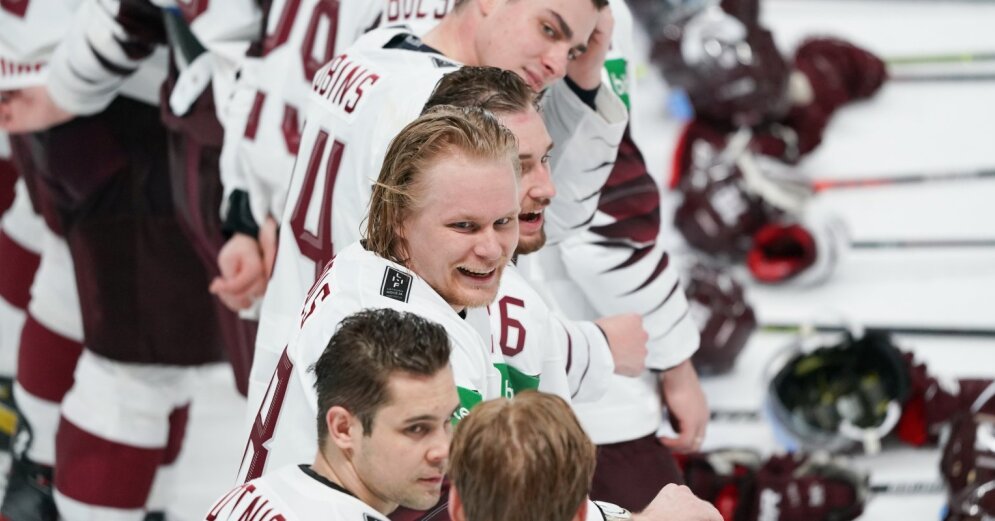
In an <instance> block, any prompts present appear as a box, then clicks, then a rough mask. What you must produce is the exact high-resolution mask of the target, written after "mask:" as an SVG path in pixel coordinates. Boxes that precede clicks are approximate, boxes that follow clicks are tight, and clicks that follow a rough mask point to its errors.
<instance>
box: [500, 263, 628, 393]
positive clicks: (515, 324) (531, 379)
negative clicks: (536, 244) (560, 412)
mask: <svg viewBox="0 0 995 521" xmlns="http://www.w3.org/2000/svg"><path fill="white" fill-rule="evenodd" d="M487 311H488V316H489V318H490V332H491V343H492V349H495V347H494V346H495V345H496V348H497V349H500V351H501V354H503V355H504V359H505V361H506V363H507V365H508V368H509V375H508V377H509V378H510V379H511V381H512V386H513V387H514V389H515V390H516V391H521V390H522V389H527V388H536V385H538V389H539V390H540V391H544V392H547V393H552V394H556V395H558V396H560V397H561V398H563V399H565V400H567V401H568V402H570V401H573V402H585V401H593V400H596V399H598V398H600V397H601V396H602V395H603V394H604V393H605V391H606V390H607V389H608V385H609V382H610V379H611V376H612V373H613V372H614V370H615V364H614V362H613V361H612V357H611V351H610V350H609V348H608V341H607V339H606V338H605V335H604V333H602V332H601V329H600V328H599V327H598V326H597V325H596V324H595V323H593V322H576V321H572V320H566V319H563V318H562V317H560V316H558V315H557V314H555V313H553V312H552V311H551V310H550V308H549V305H548V304H547V303H546V301H545V300H543V298H542V297H541V296H540V295H539V293H537V292H536V290H535V289H533V288H532V284H531V283H530V282H528V281H527V280H526V279H525V278H524V277H523V276H522V274H521V272H520V271H519V269H518V268H517V267H516V266H514V265H509V266H508V267H507V268H505V270H504V274H503V275H502V276H501V286H500V287H499V288H498V293H497V297H496V298H495V299H494V302H493V303H492V304H491V305H490V306H488V307H487Z"/></svg>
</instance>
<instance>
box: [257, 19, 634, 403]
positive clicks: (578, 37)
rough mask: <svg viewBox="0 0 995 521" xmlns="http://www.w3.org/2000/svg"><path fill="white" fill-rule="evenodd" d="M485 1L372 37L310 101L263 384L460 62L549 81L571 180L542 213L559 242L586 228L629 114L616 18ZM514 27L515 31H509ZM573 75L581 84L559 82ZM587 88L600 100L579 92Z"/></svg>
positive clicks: (276, 277) (334, 68) (286, 218)
mask: <svg viewBox="0 0 995 521" xmlns="http://www.w3.org/2000/svg"><path fill="white" fill-rule="evenodd" d="M478 3H480V2H479V0H471V1H467V2H464V3H461V4H460V8H459V9H457V10H456V11H454V12H453V13H452V14H450V15H449V16H448V17H447V18H446V21H445V22H443V24H441V25H440V26H439V27H438V28H437V29H438V31H433V33H432V34H430V35H426V38H427V39H426V40H425V41H424V42H422V41H421V40H419V39H418V38H416V37H414V36H413V35H411V34H410V33H408V32H407V31H405V30H403V29H391V28H387V29H382V30H378V31H372V32H370V33H367V34H366V35H364V36H363V37H361V38H360V39H359V40H358V41H357V42H356V43H355V44H354V45H353V46H352V47H350V48H349V49H347V50H346V51H345V52H344V53H343V54H340V55H339V56H337V57H336V58H335V59H334V60H332V62H331V63H329V64H328V65H327V66H326V67H325V68H324V69H322V71H321V72H319V73H318V75H317V76H316V78H315V83H314V88H313V91H314V92H313V94H312V97H313V98H318V99H321V100H322V101H323V102H322V103H319V104H316V105H315V106H314V107H313V108H312V109H310V110H309V119H308V121H307V123H306V124H305V128H304V131H303V134H302V137H301V148H300V151H299V154H298V161H297V162H296V166H295V173H294V175H293V178H292V181H291V185H290V189H289V191H288V199H287V204H286V206H285V211H284V215H283V218H282V220H281V228H282V229H283V232H282V233H281V234H280V244H279V246H278V251H279V252H280V253H279V255H277V261H276V265H275V266H274V271H273V277H272V280H271V283H270V284H269V291H268V292H267V294H266V296H265V298H264V301H263V307H262V311H261V316H260V332H259V339H258V342H257V349H256V354H255V356H256V366H257V367H256V368H254V370H253V377H252V379H253V385H254V386H258V385H264V384H265V382H266V381H267V379H268V378H269V374H271V372H272V368H273V367H274V366H275V364H276V360H277V358H278V356H279V353H280V350H281V349H282V347H283V346H284V345H285V343H286V340H287V336H288V331H289V330H290V329H291V328H292V326H291V324H293V322H294V320H295V318H294V317H295V311H294V310H296V308H297V306H298V305H299V302H300V301H301V300H302V299H303V295H304V294H305V293H306V288H308V287H310V285H311V283H312V282H313V280H314V277H315V274H316V273H317V272H318V271H320V269H321V267H322V266H323V265H324V264H325V263H326V262H327V261H328V260H329V259H330V258H331V256H332V255H333V253H335V252H336V251H337V250H338V249H339V248H343V247H345V246H347V245H349V244H351V243H352V242H354V241H355V240H357V239H359V237H360V221H361V219H362V216H363V208H364V207H365V205H366V204H367V201H369V200H370V186H371V183H372V179H370V178H369V173H370V172H375V171H377V170H378V169H379V166H380V164H381V162H382V157H383V151H384V150H385V149H386V143H387V142H388V141H389V139H390V138H392V137H393V136H394V135H395V134H396V132H397V130H398V128H399V127H400V126H402V125H403V124H405V123H406V122H408V121H410V120H411V119H413V118H414V117H416V115H417V114H418V113H419V112H420V111H421V108H422V105H423V104H424V101H425V100H426V99H427V98H428V95H429V93H430V92H431V89H432V88H433V87H434V86H435V84H436V82H437V80H438V78H439V77H440V76H441V75H442V74H444V73H446V72H450V71H452V70H455V69H456V68H457V67H459V66H460V63H462V64H466V65H491V66H495V65H497V66H501V67H502V68H506V69H508V70H511V71H513V72H515V73H516V74H519V75H520V76H522V77H523V79H525V80H526V82H527V83H529V84H530V86H532V87H533V88H534V89H537V88H544V87H546V86H550V87H549V91H548V92H547V95H546V96H545V98H544V111H543V114H544V119H545V120H546V122H547V130H548V131H549V133H550V135H552V137H553V140H554V142H556V143H557V146H556V147H555V148H554V151H553V155H552V160H551V164H552V171H553V175H554V177H556V176H557V175H558V174H557V172H562V174H560V175H562V176H563V177H562V183H558V190H560V196H559V197H557V198H556V199H554V200H553V202H552V203H551V205H550V206H549V208H548V209H547V210H546V211H544V212H543V215H542V219H543V220H544V221H545V223H546V230H547V233H548V234H549V235H550V238H551V240H557V239H558V238H559V237H561V236H562V235H564V234H565V232H566V231H567V230H569V229H570V228H572V227H574V226H581V225H583V222H584V220H585V219H587V217H588V216H589V215H590V212H591V211H593V205H594V204H595V202H596V201H595V199H596V197H594V196H592V194H594V193H596V192H597V190H598V188H599V187H600V186H601V184H602V183H603V181H604V176H605V175H607V170H608V166H609V165H610V164H611V160H612V158H613V157H614V153H615V146H614V144H615V143H617V141H618V136H619V135H620V133H621V131H622V128H623V127H624V122H625V112H624V108H623V107H622V106H621V103H620V102H619V100H618V99H617V97H616V96H614V95H613V94H612V93H611V91H610V89H608V88H607V87H605V86H602V85H601V83H600V73H599V71H600V66H601V63H602V62H603V59H604V53H605V48H606V45H607V41H606V34H605V33H610V30H611V18H610V16H608V14H607V12H606V11H604V10H600V11H599V6H600V5H601V4H600V3H596V2H594V1H593V0H570V1H569V2H564V3H562V4H560V3H553V2H549V1H547V0H537V1H529V2H509V1H500V2H496V3H494V4H493V5H490V3H488V6H486V9H482V8H481V7H482V6H478V5H476V4H478ZM599 13H600V14H599ZM514 27H519V29H520V30H517V31H518V34H517V35H516V37H514V38H509V37H506V36H503V35H502V34H503V31H505V30H511V29H512V28H514ZM596 27H597V29H596ZM564 28H566V29H568V31H564ZM585 48H586V49H588V51H587V52H586V53H584V54H580V51H582V50H583V49H585ZM574 56H576V58H577V59H576V60H573V61H571V60H570V58H571V57H574ZM568 64H569V67H568ZM568 69H569V70H568ZM592 73H593V74H592ZM564 76H569V77H570V78H573V80H572V82H573V83H572V85H573V87H571V86H569V85H568V84H567V83H566V82H562V81H557V80H559V79H561V78H563V77H564ZM585 89H586V93H585V95H586V96H589V97H590V98H591V100H590V105H589V104H587V103H585V102H584V101H583V100H582V99H581V98H580V97H579V95H578V92H581V91H583V90H585ZM592 106H593V107H594V108H592ZM534 217H535V216H531V217H530V219H533V220H534ZM333 245H334V246H333Z"/></svg>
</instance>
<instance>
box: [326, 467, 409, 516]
mask: <svg viewBox="0 0 995 521" xmlns="http://www.w3.org/2000/svg"><path fill="white" fill-rule="evenodd" d="M311 469H312V470H314V471H315V472H317V473H318V474H319V475H320V476H322V477H324V478H325V479H327V480H329V481H331V482H332V483H335V484H336V485H338V486H340V487H342V488H344V489H346V490H347V491H349V493H351V494H352V495H354V496H356V497H357V498H358V499H359V500H360V501H362V502H363V503H366V504H367V505H369V506H370V507H371V508H373V509H374V510H376V511H377V512H380V513H381V514H383V515H385V516H386V515H388V514H390V513H391V512H393V511H394V510H396V509H397V504H396V503H387V502H386V501H384V500H383V499H381V498H379V497H377V495H376V494H374V493H373V492H372V491H370V489H368V488H366V485H365V484H364V483H363V480H362V479H361V478H360V477H359V474H357V473H356V467H354V466H353V465H352V463H351V462H350V461H349V460H348V458H345V457H343V455H342V454H341V453H339V454H323V453H322V451H318V455H317V456H316V457H315V458H314V463H312V464H311Z"/></svg>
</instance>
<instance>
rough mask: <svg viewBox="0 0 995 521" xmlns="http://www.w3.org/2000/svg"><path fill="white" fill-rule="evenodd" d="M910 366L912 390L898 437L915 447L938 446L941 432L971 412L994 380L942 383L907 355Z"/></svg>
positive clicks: (905, 405) (899, 427)
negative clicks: (946, 426)
mask: <svg viewBox="0 0 995 521" xmlns="http://www.w3.org/2000/svg"><path fill="white" fill-rule="evenodd" d="M904 357H905V362H906V363H907V364H908V367H909V378H910V382H911V391H910V394H909V399H908V400H907V401H906V402H905V404H904V406H903V407H902V417H901V419H899V421H898V425H897V427H896V428H895V434H896V435H897V436H898V437H899V439H901V440H902V441H904V442H906V443H909V444H911V445H916V446H920V445H925V444H927V443H936V442H937V440H938V439H939V435H940V430H941V429H942V427H943V426H944V425H946V424H947V423H948V422H950V421H951V420H952V419H953V418H954V417H956V416H957V415H960V414H965V413H967V412H968V411H969V410H970V408H971V405H972V404H973V403H974V402H975V400H977V399H978V397H979V396H980V395H981V393H982V392H984V390H985V389H987V388H988V387H989V386H991V385H992V382H993V380H984V379H961V380H941V379H937V378H936V377H934V376H932V375H930V374H929V372H928V369H927V367H926V364H925V363H922V362H919V363H916V362H915V360H914V359H913V356H912V355H911V354H910V353H906V354H905V355H904Z"/></svg>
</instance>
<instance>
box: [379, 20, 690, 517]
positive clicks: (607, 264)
mask: <svg viewBox="0 0 995 521" xmlns="http://www.w3.org/2000/svg"><path fill="white" fill-rule="evenodd" d="M443 3H445V2H440V5H439V6H438V7H439V9H431V10H430V9H423V10H421V11H419V10H417V9H405V8H404V6H403V5H399V6H393V5H392V4H393V2H386V3H385V7H384V11H385V16H386V18H387V19H388V20H397V21H403V22H404V23H407V24H411V25H412V27H413V30H414V32H415V33H418V34H421V33H427V32H428V31H429V30H430V29H431V28H432V27H433V26H434V25H435V24H437V23H438V22H437V20H435V19H434V17H433V16H426V15H424V13H426V12H427V13H432V12H435V11H438V10H440V9H448V8H451V6H442V5H441V4H443ZM402 4H403V3H402ZM610 7H611V13H612V16H613V19H614V21H615V24H614V30H613V33H612V49H611V51H609V52H608V54H607V59H606V60H605V63H604V69H605V70H604V71H603V72H604V74H605V79H607V81H605V84H606V85H611V87H612V88H613V89H614V90H615V93H616V94H617V95H618V96H619V97H620V98H622V99H624V100H626V101H628V102H629V103H632V102H633V100H634V99H635V95H634V93H633V92H632V90H631V85H630V84H629V75H630V74H631V70H630V69H631V68H632V57H633V51H632V47H633V44H632V42H631V36H632V34H631V30H632V27H631V26H632V20H631V15H630V14H629V13H628V11H627V9H626V8H625V5H624V3H622V2H612V3H611V4H610ZM428 38H429V36H426V39H428ZM559 145H560V144H559V143H557V147H559ZM554 150H555V149H554ZM576 153H579V154H584V153H585V152H576ZM561 182H562V178H561V179H557V188H559V187H560V183H561ZM569 182H570V181H566V183H569ZM598 192H599V194H600V200H599V201H597V202H598V204H597V207H596V208H590V209H589V211H587V212H586V214H585V215H587V216H589V218H587V219H586V222H587V223H589V224H590V226H589V227H578V228H577V229H575V230H573V233H572V234H571V235H572V236H571V237H568V238H566V239H565V240H563V241H556V242H559V243H558V244H556V243H554V244H553V245H552V246H551V247H549V248H546V249H544V250H543V251H541V252H539V253H538V255H537V256H538V259H532V258H531V257H535V256H527V257H525V258H524V259H521V258H520V259H519V266H520V267H521V271H522V272H523V273H527V274H528V276H529V277H530V278H532V279H533V284H535V286H536V287H537V288H539V289H540V290H541V291H543V292H544V293H545V295H546V296H548V297H549V298H550V301H551V302H552V303H554V304H555V306H557V307H559V308H560V309H562V310H563V311H564V312H565V314H566V316H569V317H571V318H588V319H590V318H593V317H597V316H600V315H608V314H614V313H633V312H637V313H639V314H641V315H642V316H643V317H642V318H643V324H644V325H645V327H646V329H647V330H648V331H647V332H648V333H649V337H650V338H649V342H648V344H647V347H648V348H649V350H650V354H649V356H648V357H647V365H648V366H650V367H651V368H653V369H655V370H657V372H659V371H660V370H669V369H673V370H671V371H668V372H667V377H666V378H665V379H664V381H665V382H666V387H667V388H669V389H670V391H669V398H670V399H669V403H670V404H671V405H672V407H671V410H670V413H671V417H672V418H676V423H679V424H680V425H679V428H678V432H679V434H680V436H679V437H678V438H676V439H673V440H668V441H666V443H667V444H670V445H671V446H672V447H674V448H676V449H678V450H690V449H693V448H695V447H696V446H698V445H700V443H701V438H702V436H703V433H704V428H705V422H706V420H707V408H706V406H705V404H704V398H703V395H702V393H701V390H700V387H699V386H698V382H697V377H696V375H695V373H694V369H693V367H692V366H691V365H690V362H689V361H688V358H689V357H690V356H691V354H692V353H694V352H695V349H696V348H697V347H698V333H697V331H696V329H695V324H694V322H693V321H692V319H691V318H692V317H691V316H690V315H689V313H688V305H687V301H686V299H685V297H684V294H683V292H682V291H681V289H680V286H679V282H678V276H677V270H676V266H675V263H674V262H672V259H671V257H670V256H669V255H668V253H667V252H666V251H665V249H664V247H663V244H662V242H660V241H658V238H659V237H660V234H661V233H662V232H663V231H664V230H665V228H662V227H661V226H660V222H661V221H660V194H659V191H658V189H657V187H656V183H655V182H654V181H653V179H652V178H650V176H649V174H648V172H647V169H646V166H645V164H644V161H643V158H642V155H641V154H640V152H639V149H638V147H637V145H636V143H635V140H634V139H633V136H632V133H631V132H630V131H629V129H627V130H626V132H625V134H624V135H623V137H622V142H621V144H620V146H619V148H618V154H617V158H616V160H615V161H614V163H613V164H612V165H611V172H610V175H609V177H608V180H607V182H605V184H604V186H603V187H600V189H599V190H598ZM558 197H561V196H558ZM566 199H567V201H569V200H570V194H569V193H568V194H567V197H566ZM554 201H555V199H554ZM662 385H664V384H662V383H661V380H660V379H659V378H658V377H657V375H656V374H654V375H650V374H645V375H642V376H641V377H640V378H635V379H634V378H625V377H622V376H615V377H612V379H611V382H610V385H609V388H608V393H607V396H605V397H604V398H603V399H602V400H600V401H598V402H595V403H590V404H587V403H579V401H575V404H576V406H577V409H578V411H579V412H580V415H581V419H582V421H583V423H584V425H585V428H587V429H588V432H589V434H590V435H591V436H592V437H593V438H594V439H595V441H596V442H597V443H599V444H601V446H600V451H599V470H598V472H597V473H596V474H595V480H594V488H593V496H592V497H594V498H595V499H597V498H604V499H607V500H609V501H612V502H615V503H619V504H623V505H625V506H628V507H629V508H631V509H635V510H638V509H641V508H643V507H645V506H646V505H647V504H648V503H649V502H650V500H652V499H653V497H654V496H655V494H656V493H657V491H659V489H660V487H662V486H663V485H665V484H666V483H673V482H679V481H680V479H681V477H680V473H679V470H678V469H677V467H676V465H675V464H674V462H673V460H672V458H671V457H670V454H669V450H668V447H666V446H664V445H662V444H661V441H660V440H658V439H657V438H656V437H655V432H656V430H657V428H658V426H659V422H660V391H659V390H658V389H659V388H660V386H662ZM664 391H666V389H664Z"/></svg>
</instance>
